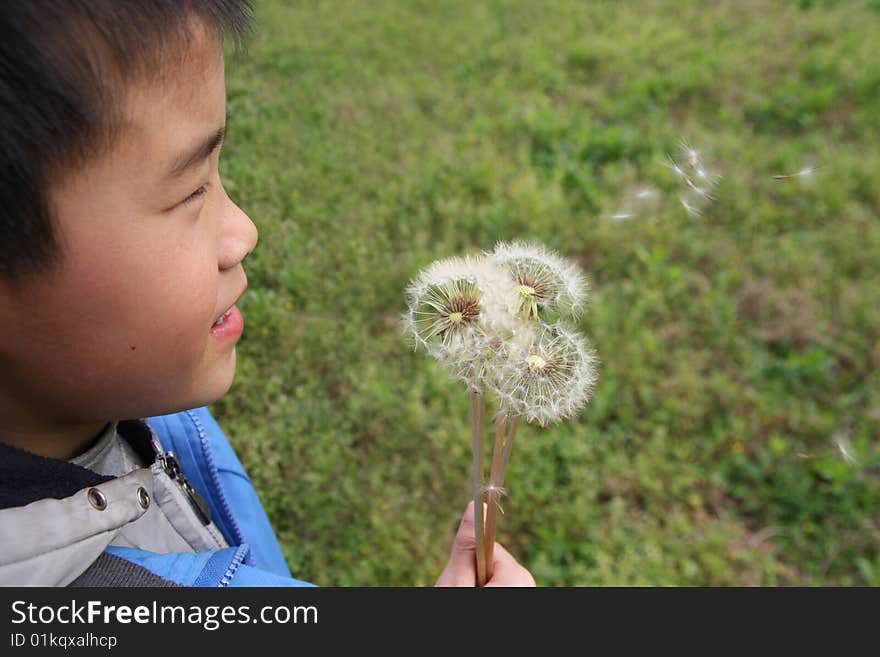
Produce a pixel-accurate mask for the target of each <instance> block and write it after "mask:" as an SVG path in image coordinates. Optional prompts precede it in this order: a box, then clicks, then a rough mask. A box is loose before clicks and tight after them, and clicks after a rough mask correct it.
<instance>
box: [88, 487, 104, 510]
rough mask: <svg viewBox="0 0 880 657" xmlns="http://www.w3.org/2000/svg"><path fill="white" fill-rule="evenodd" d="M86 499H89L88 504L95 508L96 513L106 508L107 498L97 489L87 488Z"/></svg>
mask: <svg viewBox="0 0 880 657" xmlns="http://www.w3.org/2000/svg"><path fill="white" fill-rule="evenodd" d="M86 497H88V498H89V504H91V505H92V506H93V507H95V508H96V509H97V510H98V511H103V510H104V509H106V508H107V497H106V496H105V495H104V493H102V492H101V491H99V490H98V489H97V488H89V491H88V493H86Z"/></svg>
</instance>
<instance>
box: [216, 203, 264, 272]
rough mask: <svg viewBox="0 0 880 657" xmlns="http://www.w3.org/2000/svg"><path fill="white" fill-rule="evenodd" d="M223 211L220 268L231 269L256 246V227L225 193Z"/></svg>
mask: <svg viewBox="0 0 880 657" xmlns="http://www.w3.org/2000/svg"><path fill="white" fill-rule="evenodd" d="M223 193H224V195H225V196H226V207H225V208H224V211H223V215H224V216H223V235H222V238H221V239H222V242H221V249H220V262H219V266H220V269H231V268H232V267H235V266H237V265H238V264H239V263H240V262H241V261H242V260H244V259H245V258H246V257H247V256H248V255H250V253H251V252H252V251H253V250H254V248H255V247H256V246H257V239H258V234H257V227H256V226H255V225H254V222H253V221H251V219H250V217H248V216H247V215H246V214H245V213H244V212H243V211H242V209H241V208H239V207H238V206H237V205H236V204H235V203H234V202H233V201H232V199H230V198H229V196H228V195H226V192H225V190H224V192H223Z"/></svg>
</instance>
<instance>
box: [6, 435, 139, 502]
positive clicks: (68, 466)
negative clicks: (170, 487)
mask: <svg viewBox="0 0 880 657" xmlns="http://www.w3.org/2000/svg"><path fill="white" fill-rule="evenodd" d="M116 431H117V433H118V434H119V435H120V436H122V438H124V439H125V440H127V441H128V442H129V444H131V446H132V448H133V449H134V450H135V452H136V453H137V455H138V456H140V457H141V458H142V459H143V460H144V462H145V463H147V464H148V465H149V464H152V463H153V461H154V460H155V457H156V453H155V452H154V451H153V448H152V445H151V443H150V440H151V437H152V435H153V432H152V430H151V429H150V427H149V425H148V424H147V423H146V421H145V420H143V419H138V420H122V421H120V422H119V423H118V425H117V427H116ZM111 479H115V477H110V476H107V475H101V474H98V473H97V472H92V471H91V470H89V469H87V468H83V467H82V466H79V465H74V464H73V463H69V462H67V461H62V460H60V459H53V458H48V457H45V456H37V455H36V454H31V453H30V452H27V451H25V450H23V449H18V448H17V447H11V446H9V445H5V444H3V443H0V509H8V508H11V507H17V506H25V505H26V504H30V503H31V502H35V501H37V500H41V499H44V498H47V497H51V498H55V499H64V498H65V497H69V496H71V495H73V494H74V493H75V492H76V491H78V490H81V489H83V488H86V487H88V486H96V485H98V484H101V483H104V482H106V481H109V480H111Z"/></svg>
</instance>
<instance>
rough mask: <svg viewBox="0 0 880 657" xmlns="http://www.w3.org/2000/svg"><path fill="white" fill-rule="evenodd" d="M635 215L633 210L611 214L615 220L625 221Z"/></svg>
mask: <svg viewBox="0 0 880 657" xmlns="http://www.w3.org/2000/svg"><path fill="white" fill-rule="evenodd" d="M634 216H635V214H633V213H632V212H615V213H614V214H612V215H611V218H612V219H614V220H615V221H624V220H626V219H632V218H633V217H634Z"/></svg>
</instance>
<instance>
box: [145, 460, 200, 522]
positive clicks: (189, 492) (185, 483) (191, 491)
mask: <svg viewBox="0 0 880 657" xmlns="http://www.w3.org/2000/svg"><path fill="white" fill-rule="evenodd" d="M154 447H155V446H154ZM156 458H157V459H158V460H159V463H160V464H161V466H162V469H163V470H164V471H165V474H167V475H168V477H169V479H172V480H174V481H175V482H177V485H178V486H180V488H181V489H182V490H183V492H184V494H185V495H186V499H187V500H189V504H190V506H191V507H192V508H193V511H195V513H196V516H197V517H198V519H199V520H201V522H202V524H203V525H205V526H206V527H207V526H208V525H210V524H211V509H210V508H208V503H207V502H205V498H204V497H202V496H201V495H200V494H199V491H197V490H196V489H195V488H194V487H193V485H192V484H191V483H189V479H187V478H186V475H185V474H183V471H182V470H181V469H180V461H178V460H177V457H176V456H175V455H174V452H171V451H168V452H162V451H159V450H156Z"/></svg>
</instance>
